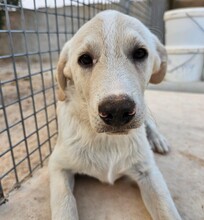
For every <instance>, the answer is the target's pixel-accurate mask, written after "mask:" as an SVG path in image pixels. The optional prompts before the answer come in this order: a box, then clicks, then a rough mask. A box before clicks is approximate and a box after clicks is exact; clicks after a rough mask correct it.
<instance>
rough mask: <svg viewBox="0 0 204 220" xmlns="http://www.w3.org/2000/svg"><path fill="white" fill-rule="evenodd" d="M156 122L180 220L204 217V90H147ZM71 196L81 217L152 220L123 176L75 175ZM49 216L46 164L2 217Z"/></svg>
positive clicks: (161, 162) (30, 219)
mask: <svg viewBox="0 0 204 220" xmlns="http://www.w3.org/2000/svg"><path fill="white" fill-rule="evenodd" d="M146 95H147V102H148V104H149V108H150V109H151V111H152V114H153V115H154V117H155V120H156V122H157V124H158V126H159V128H160V130H161V131H162V132H163V134H164V135H165V136H166V137H167V139H168V141H169V142H170V144H171V146H172V149H171V152H170V153H169V154H168V155H166V156H162V155H158V154H155V158H156V161H157V164H158V166H159V168H160V170H161V171H162V173H163V175H164V178H165V180H166V182H167V184H168V187H169V189H170V191H171V194H172V197H173V199H174V201H175V204H176V206H177V208H178V210H179V212H180V214H181V216H182V219H183V220H204V186H203V183H204V94H190V93H175V92H161V91H147V93H146ZM74 193H75V196H76V199H77V205H78V210H79V216H80V219H81V220H115V219H117V220H133V219H134V220H150V219H151V218H150V216H149V214H148V212H147V210H146V208H145V207H144V204H143V202H142V200H141V196H140V192H139V189H138V187H137V186H136V184H133V183H132V182H129V181H127V180H126V179H121V180H119V181H117V182H116V183H115V184H114V185H113V186H110V185H107V184H102V183H100V182H99V181H97V180H95V179H92V178H89V177H81V176H80V177H77V180H76V186H75V191H74ZM5 219H8V220H34V219H35V220H42V219H43V220H50V207H49V181H48V173H47V167H44V168H43V169H40V170H39V171H36V173H35V175H34V177H33V178H30V179H29V180H28V181H26V182H25V183H24V184H22V187H21V188H20V189H18V190H15V191H13V192H12V193H11V194H10V196H9V202H7V203H6V204H5V205H2V206H0V220H5Z"/></svg>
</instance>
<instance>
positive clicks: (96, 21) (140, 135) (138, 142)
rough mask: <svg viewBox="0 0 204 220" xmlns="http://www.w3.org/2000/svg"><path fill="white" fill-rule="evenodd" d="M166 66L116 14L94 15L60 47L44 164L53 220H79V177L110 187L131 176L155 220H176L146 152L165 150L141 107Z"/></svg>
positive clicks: (156, 49)
mask: <svg viewBox="0 0 204 220" xmlns="http://www.w3.org/2000/svg"><path fill="white" fill-rule="evenodd" d="M166 62H167V57H166V51H165V49H164V47H163V46H162V45H161V43H160V42H159V40H158V39H157V38H156V37H155V36H154V35H153V34H152V33H151V32H150V31H149V30H148V29H147V28H146V27H145V26H144V25H143V24H142V23H141V22H140V21H138V20H137V19H135V18H133V17H130V16H127V15H124V14H121V13H119V12H116V11H104V12H101V13H99V14H98V15H97V16H95V17H94V18H93V19H92V20H90V21H89V22H87V23H86V24H85V25H84V26H83V27H82V28H80V30H79V31H78V32H77V33H76V34H75V36H74V37H73V38H72V39H71V40H70V41H69V42H67V43H66V44H65V46H64V48H63V50H62V52H61V55H60V58H59V63H58V68H57V81H58V86H59V100H60V102H58V108H57V115H58V123H59V126H58V127H59V135H58V140H57V144H56V146H55V149H54V152H53V154H52V156H51V158H50V162H49V172H50V187H51V210H52V220H77V219H79V217H78V212H77V207H76V201H75V198H74V196H73V194H72V189H73V186H74V174H76V173H79V174H87V175H90V176H93V177H95V178H98V179H99V180H100V181H102V182H107V183H110V184H113V183H114V181H115V180H117V179H118V178H120V177H121V176H123V175H126V176H129V177H130V178H131V179H132V180H134V181H135V182H137V184H138V186H139V188H140V190H141V194H142V198H143V201H144V203H145V205H146V207H147V209H148V211H149V213H150V215H151V216H152V218H153V219H154V220H179V219H181V218H180V216H179V214H178V212H177V210H176V207H175V205H174V203H173V200H172V198H171V196H170V193H169V191H168V189H167V186H166V184H165V182H164V180H163V177H162V175H161V173H160V171H159V170H158V168H157V166H156V164H155V161H154V158H153V153H152V150H151V147H150V143H151V145H152V146H153V148H154V149H155V150H157V151H159V152H167V151H168V145H167V144H166V141H165V139H164V138H163V136H162V135H161V134H160V133H159V131H158V130H157V128H156V126H155V125H154V124H153V123H152V122H151V121H150V120H149V119H148V115H147V114H146V106H145V102H144V91H145V88H146V87H147V85H148V83H149V82H151V83H159V82H161V81H162V79H163V78H164V75H165V71H166ZM145 127H146V128H147V133H146V130H145ZM147 137H148V139H149V142H150V143H149V142H148V139H147Z"/></svg>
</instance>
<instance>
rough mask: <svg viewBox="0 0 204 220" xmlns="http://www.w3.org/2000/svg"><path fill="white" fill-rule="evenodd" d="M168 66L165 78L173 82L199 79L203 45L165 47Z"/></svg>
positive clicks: (201, 68) (203, 57)
mask: <svg viewBox="0 0 204 220" xmlns="http://www.w3.org/2000/svg"><path fill="white" fill-rule="evenodd" d="M166 49H167V53H168V66H167V74H166V76H165V79H166V80H167V81H174V82H185V81H186V82H187V81H200V80H201V79H202V73H203V69H204V46H203V47H188V48H181V47H166Z"/></svg>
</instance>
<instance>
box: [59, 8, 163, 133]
mask: <svg viewBox="0 0 204 220" xmlns="http://www.w3.org/2000/svg"><path fill="white" fill-rule="evenodd" d="M166 63H167V56H166V51H165V49H164V47H163V46H162V44H161V43H160V42H159V40H158V39H157V38H156V37H155V36H154V35H153V34H152V33H151V32H150V31H149V30H148V29H147V28H146V27H145V26H144V25H143V24H142V23H141V22H140V21H138V20H137V19H135V18H133V17H130V16H127V15H124V14H121V13H119V12H116V11H104V12H101V13H99V14H98V15H97V16H95V17H94V18H93V19H92V20H90V21H89V22H87V23H86V24H85V25H84V26H83V27H82V28H80V29H79V31H78V32H77V33H76V34H75V35H74V37H73V38H72V39H71V40H70V41H69V42H67V43H66V44H65V46H64V48H63V50H62V52H61V55H60V58H59V62H58V68H57V81H58V86H59V100H60V101H64V100H66V99H68V96H71V98H70V99H71V100H72V101H73V99H76V100H77V102H78V104H79V105H78V107H77V105H76V108H78V109H76V111H78V112H79V114H86V116H83V118H85V117H86V118H87V119H88V123H90V125H91V127H92V128H93V129H94V130H95V131H97V132H99V133H100V132H107V133H127V132H128V131H129V130H130V129H132V128H137V127H139V126H140V125H141V124H142V123H143V122H144V119H145V103H144V98H143V96H144V90H145V88H146V87H147V85H148V83H149V82H151V83H160V82H161V81H162V80H163V78H164V75H165V72H166ZM75 102H76V101H75ZM80 103H84V104H83V105H80ZM85 121H86V120H85Z"/></svg>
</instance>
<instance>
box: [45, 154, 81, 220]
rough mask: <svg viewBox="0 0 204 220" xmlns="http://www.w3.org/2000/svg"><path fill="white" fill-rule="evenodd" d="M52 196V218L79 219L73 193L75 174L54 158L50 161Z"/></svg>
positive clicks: (59, 219) (55, 219)
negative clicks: (60, 166) (58, 164)
mask: <svg viewBox="0 0 204 220" xmlns="http://www.w3.org/2000/svg"><path fill="white" fill-rule="evenodd" d="M49 174H50V194H51V195H50V196H51V213H52V220H78V219H79V218H78V212H77V206H76V201H75V198H74V195H73V193H72V190H73V186H74V175H73V174H72V173H70V172H69V171H66V170H63V169H60V168H59V167H58V166H57V165H56V164H55V162H54V161H53V160H52V156H51V158H50V161H49Z"/></svg>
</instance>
